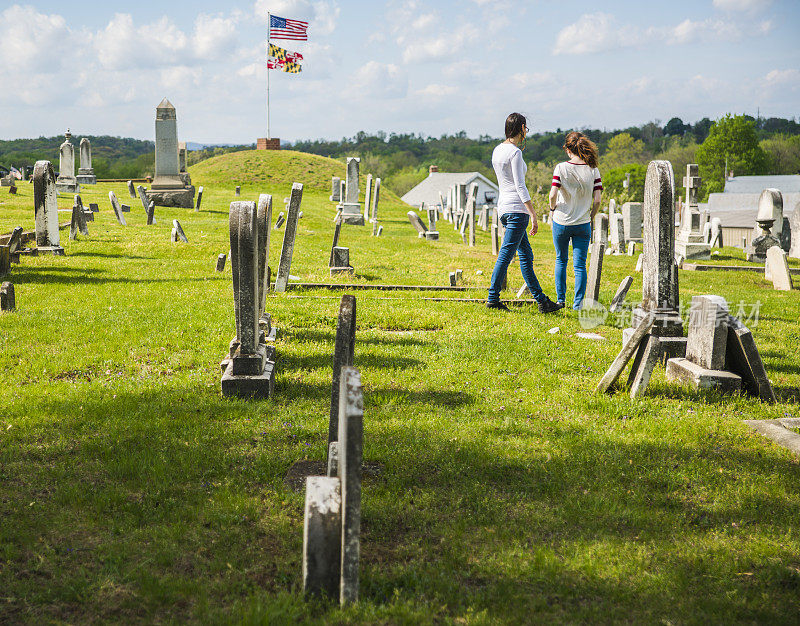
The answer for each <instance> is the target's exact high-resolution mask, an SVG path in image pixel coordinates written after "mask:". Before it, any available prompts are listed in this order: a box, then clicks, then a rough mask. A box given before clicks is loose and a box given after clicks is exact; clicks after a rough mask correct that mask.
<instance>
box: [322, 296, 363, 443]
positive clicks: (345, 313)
mask: <svg viewBox="0 0 800 626" xmlns="http://www.w3.org/2000/svg"><path fill="white" fill-rule="evenodd" d="M355 347H356V298H355V296H351V295H349V294H345V295H343V296H342V299H341V301H340V303H339V316H338V318H337V322H336V341H335V344H334V348H333V377H332V384H331V406H330V413H329V421H328V447H327V450H328V455H329V456H330V454H331V447H332V445H333V444H335V443H336V442H337V441H338V440H339V389H340V380H341V373H342V368H344V367H346V366H348V365H353V360H354V357H355Z"/></svg>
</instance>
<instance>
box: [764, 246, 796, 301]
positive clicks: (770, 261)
mask: <svg viewBox="0 0 800 626" xmlns="http://www.w3.org/2000/svg"><path fill="white" fill-rule="evenodd" d="M765 273H766V274H768V279H769V280H771V281H772V286H773V287H774V288H775V289H776V290H778V291H791V290H792V275H791V274H790V273H789V264H788V262H787V261H786V253H785V252H784V251H783V249H782V248H781V247H780V246H772V247H771V248H770V249H769V250H767V261H766V264H765Z"/></svg>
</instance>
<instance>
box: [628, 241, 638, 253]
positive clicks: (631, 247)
mask: <svg viewBox="0 0 800 626" xmlns="http://www.w3.org/2000/svg"><path fill="white" fill-rule="evenodd" d="M635 254H636V242H635V241H629V242H628V256H633V255H635Z"/></svg>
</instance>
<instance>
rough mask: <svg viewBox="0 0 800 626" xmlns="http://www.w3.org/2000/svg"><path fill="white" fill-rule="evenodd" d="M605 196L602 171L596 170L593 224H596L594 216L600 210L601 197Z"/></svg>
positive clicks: (593, 195) (593, 193)
mask: <svg viewBox="0 0 800 626" xmlns="http://www.w3.org/2000/svg"><path fill="white" fill-rule="evenodd" d="M602 194H603V180H602V178H601V177H600V170H598V169H597V168H594V190H593V192H592V224H594V216H595V215H597V211H598V210H599V209H600V197H601V196H602Z"/></svg>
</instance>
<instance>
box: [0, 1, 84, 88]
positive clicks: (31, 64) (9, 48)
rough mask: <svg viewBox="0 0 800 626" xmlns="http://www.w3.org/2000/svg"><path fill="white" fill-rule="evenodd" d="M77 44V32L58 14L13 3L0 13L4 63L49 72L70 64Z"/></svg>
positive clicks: (0, 41) (0, 48)
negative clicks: (46, 12)
mask: <svg viewBox="0 0 800 626" xmlns="http://www.w3.org/2000/svg"><path fill="white" fill-rule="evenodd" d="M79 43H80V42H79V40H78V34H77V33H74V32H73V31H71V30H70V29H69V28H68V27H67V23H66V20H65V19H64V18H63V17H62V16H61V15H45V14H43V13H38V12H37V11H36V10H35V9H34V8H33V7H30V6H25V7H22V6H19V5H16V4H15V5H13V6H11V7H9V8H7V9H6V10H5V11H3V12H2V13H0V58H2V59H3V64H4V65H6V66H9V65H13V66H14V67H15V68H16V69H18V70H28V71H30V72H47V71H51V72H52V71H54V70H56V69H58V68H59V67H61V66H62V65H64V64H65V63H66V64H67V65H69V63H68V61H69V59H71V58H73V53H72V49H73V47H77V46H78V45H79Z"/></svg>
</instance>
